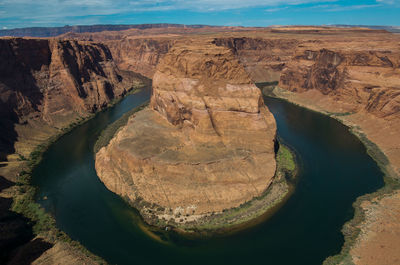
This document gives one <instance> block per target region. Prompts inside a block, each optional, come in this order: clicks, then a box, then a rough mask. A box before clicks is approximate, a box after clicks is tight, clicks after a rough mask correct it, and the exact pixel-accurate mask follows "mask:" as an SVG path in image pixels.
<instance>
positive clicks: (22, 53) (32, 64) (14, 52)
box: [0, 39, 51, 161]
mask: <svg viewBox="0 0 400 265" xmlns="http://www.w3.org/2000/svg"><path fill="white" fill-rule="evenodd" d="M25 42H29V46H30V49H25V48H26V46H27V44H26V43H25ZM32 51H34V52H35V54H34V56H33V55H32V53H31V52H32ZM0 58H1V60H0V95H1V97H0V128H1V129H0V161H5V160H6V157H7V155H8V154H12V153H14V152H15V149H14V143H15V141H16V140H17V132H16V131H15V129H14V127H15V124H17V123H24V122H26V121H20V120H19V117H21V116H23V115H27V114H28V113H32V112H35V111H38V106H39V105H40V104H41V102H42V100H43V93H42V92H41V91H40V88H39V86H38V84H37V81H36V79H35V77H34V75H33V72H34V71H35V72H38V71H40V70H41V69H42V67H43V66H45V67H46V66H48V65H49V64H50V61H51V54H50V49H49V45H48V41H43V40H42V41H37V40H24V39H22V40H20V41H19V42H12V41H10V40H6V39H4V40H0Z"/></svg>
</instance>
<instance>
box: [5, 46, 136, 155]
mask: <svg viewBox="0 0 400 265" xmlns="http://www.w3.org/2000/svg"><path fill="white" fill-rule="evenodd" d="M0 58H1V60H0V97H1V98H0V99H1V100H0V115H1V123H2V129H3V128H4V129H3V130H2V136H1V147H2V148H1V150H5V151H4V152H3V153H2V159H5V156H6V155H7V154H9V153H12V152H13V151H14V150H15V149H17V150H16V151H17V152H18V153H19V154H20V155H23V156H27V155H29V151H31V150H32V148H33V146H34V145H35V144H37V143H38V141H40V140H41V139H44V138H46V136H47V137H48V136H49V135H51V134H54V131H57V130H59V128H62V127H65V126H67V125H69V124H70V123H72V122H75V121H76V119H80V118H81V117H85V116H87V115H89V114H90V113H93V112H95V111H96V110H98V109H101V108H103V107H104V106H106V105H107V104H108V103H109V102H110V101H111V100H112V99H114V98H117V97H120V96H121V95H123V94H124V93H125V92H126V90H127V89H129V88H130V87H132V86H133V85H134V83H135V82H137V81H138V80H137V79H136V78H135V77H134V76H131V75H129V74H127V73H125V72H121V71H119V70H118V69H117V68H116V66H115V65H114V63H113V61H112V57H111V53H110V51H109V50H108V48H106V47H105V46H104V45H102V44H95V43H85V42H78V41H59V40H46V39H22V38H17V39H15V38H6V39H0ZM135 80H136V81H135ZM37 136H40V137H39V138H40V140H39V139H38V138H37ZM15 142H17V143H15Z"/></svg>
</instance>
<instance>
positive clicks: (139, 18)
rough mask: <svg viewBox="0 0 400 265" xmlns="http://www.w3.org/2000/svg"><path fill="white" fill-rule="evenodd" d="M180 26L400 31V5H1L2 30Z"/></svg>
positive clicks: (261, 0) (208, 0) (11, 1)
mask: <svg viewBox="0 0 400 265" xmlns="http://www.w3.org/2000/svg"><path fill="white" fill-rule="evenodd" d="M141 23H180V24H208V25H229V26H269V25H321V24H362V25H394V26H399V25H400V0H367V1H359V0H353V1H343V0H337V1H336V0H327V1H316V0H280V1H277V0H154V1H153V0H0V29H5V28H16V27H39V26H64V25H90V24H141Z"/></svg>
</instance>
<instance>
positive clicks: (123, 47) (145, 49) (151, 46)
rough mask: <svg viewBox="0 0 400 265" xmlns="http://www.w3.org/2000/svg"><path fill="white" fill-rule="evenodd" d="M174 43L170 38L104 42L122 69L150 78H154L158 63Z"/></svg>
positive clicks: (125, 39)
mask: <svg viewBox="0 0 400 265" xmlns="http://www.w3.org/2000/svg"><path fill="white" fill-rule="evenodd" d="M173 43H174V40H173V39H168V38H165V39H164V38H154V39H152V38H149V39H147V38H136V39H134V38H132V39H131V38H124V39H122V40H109V41H105V42H104V44H105V45H106V46H107V47H108V48H109V49H110V51H111V53H112V55H113V58H114V61H115V63H116V64H117V65H118V67H119V68H120V69H123V70H128V71H134V72H136V73H140V74H142V75H144V76H146V77H149V78H152V77H153V75H154V72H155V69H156V65H157V63H158V62H159V60H160V58H161V57H162V56H163V55H164V54H166V53H167V52H168V50H169V49H170V47H171V46H172V45H173Z"/></svg>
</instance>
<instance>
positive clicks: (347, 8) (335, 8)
mask: <svg viewBox="0 0 400 265" xmlns="http://www.w3.org/2000/svg"><path fill="white" fill-rule="evenodd" d="M379 6H382V5H380V4H375V5H353V6H335V5H333V6H328V7H327V8H326V11H329V12H338V11H351V10H359V9H366V8H373V7H379Z"/></svg>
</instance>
